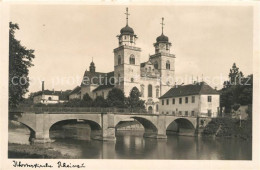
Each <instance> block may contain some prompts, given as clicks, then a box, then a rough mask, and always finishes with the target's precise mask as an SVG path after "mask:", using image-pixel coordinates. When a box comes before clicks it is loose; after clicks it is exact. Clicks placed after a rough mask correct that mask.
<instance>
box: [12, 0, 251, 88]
mask: <svg viewBox="0 0 260 170" xmlns="http://www.w3.org/2000/svg"><path fill="white" fill-rule="evenodd" d="M128 7H129V13H130V16H129V26H130V27H132V28H133V29H134V32H135V34H136V35H137V36H138V40H137V42H136V46H137V47H140V48H141V49H142V53H141V61H142V62H144V61H147V60H148V58H149V54H154V47H153V43H155V40H156V37H158V36H159V35H160V34H161V25H160V23H161V18H162V17H164V23H165V26H164V34H165V35H166V36H168V37H169V41H170V42H171V43H172V47H171V53H173V54H175V56H176V59H175V74H176V77H178V78H182V80H181V81H184V79H185V78H189V79H190V78H191V77H193V79H194V80H196V79H197V77H198V80H199V81H201V80H202V77H203V80H204V81H206V80H209V81H206V82H207V83H208V84H210V85H211V86H212V87H217V88H218V89H220V88H221V87H222V84H223V80H224V79H227V76H228V73H229V69H230V68H231V67H232V65H233V63H234V62H235V63H236V64H237V66H238V67H239V69H240V70H241V71H242V72H243V73H244V75H248V74H252V73H253V63H252V62H253V8H252V7H249V6H194V5H193V6H187V5H184V6H183V5H177V6H176V5H175V6H169V5H168V6H128ZM125 8H126V6H121V5H117V6H111V5H110V6H108V5H107V6H101V5H99V6H94V5H92V6H88V5H39V4H34V5H25V4H23V5H17V4H14V5H12V6H11V7H10V21H12V22H14V23H18V24H19V27H20V30H18V31H16V33H15V35H16V38H17V39H18V40H20V41H21V43H22V45H24V46H25V47H27V48H28V49H34V50H35V59H34V60H33V64H34V66H33V67H31V68H30V69H29V77H30V79H31V82H30V87H29V92H35V91H39V90H41V81H45V89H50V90H52V89H54V90H67V89H73V88H74V87H76V86H77V85H79V84H80V83H81V80H82V77H83V74H84V72H85V70H86V69H87V70H89V64H90V62H91V61H92V58H93V61H94V63H95V65H96V71H98V72H110V71H113V69H114V54H113V49H114V48H117V47H118V40H117V38H116V36H117V35H119V33H120V29H121V28H123V27H124V26H125V24H126V19H125V14H124V13H125ZM202 75H203V76H202Z"/></svg>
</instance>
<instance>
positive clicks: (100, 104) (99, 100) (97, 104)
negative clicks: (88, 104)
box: [92, 96, 107, 107]
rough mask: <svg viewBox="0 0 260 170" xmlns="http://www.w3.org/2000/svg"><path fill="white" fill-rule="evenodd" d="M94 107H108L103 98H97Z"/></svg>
mask: <svg viewBox="0 0 260 170" xmlns="http://www.w3.org/2000/svg"><path fill="white" fill-rule="evenodd" d="M92 106H94V107H107V101H106V100H105V99H104V97H102V96H97V97H96V98H95V100H94V101H93V105H92Z"/></svg>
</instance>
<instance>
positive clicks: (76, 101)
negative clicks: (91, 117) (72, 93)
mask: <svg viewBox="0 0 260 170" xmlns="http://www.w3.org/2000/svg"><path fill="white" fill-rule="evenodd" d="M55 105H56V106H57V104H55ZM88 105H89V104H88V103H87V102H86V101H85V100H80V99H72V100H69V101H68V102H65V103H63V106H65V107H87V106H88ZM47 106H49V105H47Z"/></svg>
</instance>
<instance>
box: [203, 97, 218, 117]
mask: <svg viewBox="0 0 260 170" xmlns="http://www.w3.org/2000/svg"><path fill="white" fill-rule="evenodd" d="M208 96H212V101H211V102H208ZM219 102H220V101H219V95H218V94H217V95H201V100H200V113H201V114H202V115H207V113H208V110H211V112H212V117H217V115H218V108H219Z"/></svg>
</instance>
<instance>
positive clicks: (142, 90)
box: [141, 84, 144, 97]
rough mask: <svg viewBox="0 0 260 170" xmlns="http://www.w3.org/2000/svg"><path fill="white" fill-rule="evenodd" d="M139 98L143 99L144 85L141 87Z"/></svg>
mask: <svg viewBox="0 0 260 170" xmlns="http://www.w3.org/2000/svg"><path fill="white" fill-rule="evenodd" d="M141 97H144V85H143V84H142V85H141Z"/></svg>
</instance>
